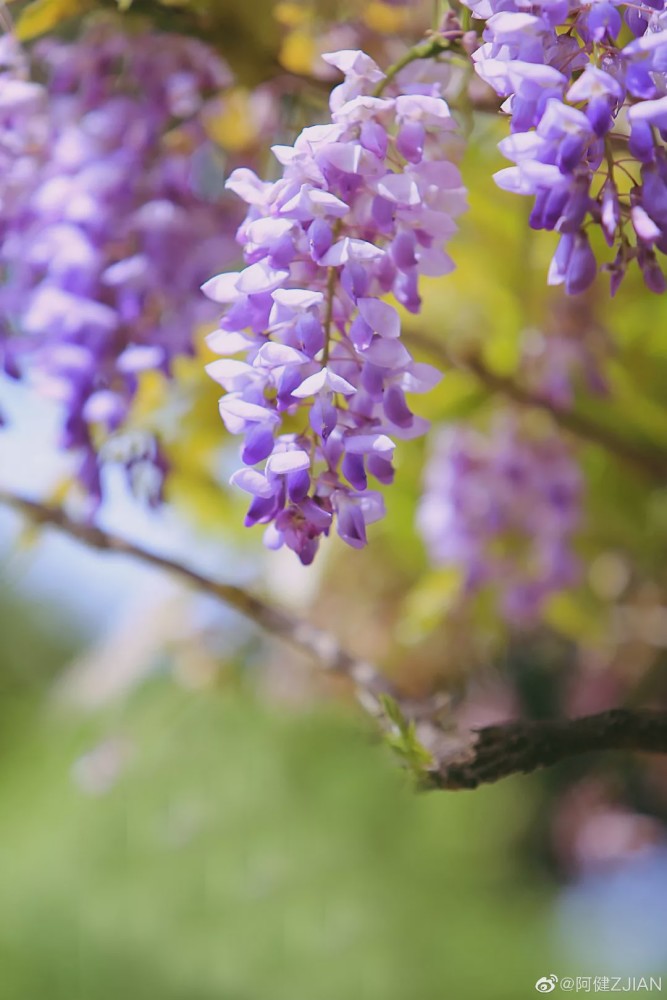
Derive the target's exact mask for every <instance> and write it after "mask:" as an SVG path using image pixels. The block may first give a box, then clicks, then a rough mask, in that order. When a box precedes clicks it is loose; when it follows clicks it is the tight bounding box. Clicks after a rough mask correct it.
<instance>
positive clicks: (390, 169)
mask: <svg viewBox="0 0 667 1000" xmlns="http://www.w3.org/2000/svg"><path fill="white" fill-rule="evenodd" d="M325 58H326V59H327V61H328V62H329V63H330V64H331V65H333V66H335V67H336V68H337V69H339V70H340V71H341V72H342V73H343V74H344V76H345V79H344V82H343V83H341V84H340V85H339V86H337V87H336V88H335V89H334V90H333V92H332V94H331V100H330V107H331V116H332V121H331V123H330V124H326V125H316V126H312V127H308V128H306V129H304V130H303V132H302V133H301V134H300V135H299V136H298V138H297V139H296V141H295V143H294V145H293V146H275V147H273V151H274V153H275V155H276V157H277V159H278V161H279V162H280V164H281V165H282V167H283V173H282V176H281V177H280V179H279V180H277V181H275V182H270V181H262V180H260V179H259V178H258V177H257V176H256V175H255V174H254V173H252V172H251V171H250V170H247V169H242V170H237V171H235V172H234V173H233V174H232V176H231V177H230V179H229V182H228V186H229V187H230V188H231V190H233V191H235V192H236V193H237V194H238V195H239V196H240V197H241V198H242V199H243V200H244V201H245V202H246V203H247V204H248V205H249V210H248V214H247V217H246V219H245V221H244V222H243V224H242V225H241V228H240V230H239V233H238V239H239V241H240V243H241V244H242V246H243V250H244V255H245V260H246V265H247V266H246V267H245V268H244V269H243V270H241V271H240V272H232V273H224V274H221V275H219V276H218V277H216V278H214V279H212V280H211V281H209V282H208V283H207V284H206V286H205V291H206V293H207V294H208V295H209V296H210V297H211V298H212V299H214V300H215V301H216V302H219V303H222V304H224V305H225V306H226V310H225V315H224V318H223V320H222V323H221V329H220V330H219V331H217V332H216V333H215V334H213V335H212V336H211V338H210V346H211V348H212V349H213V350H214V351H215V352H217V353H219V354H221V355H229V357H222V358H220V359H219V360H216V361H214V362H213V363H212V364H211V365H210V366H209V372H210V374H211V376H212V377H213V378H214V379H215V380H216V381H217V382H219V383H220V385H221V386H222V387H223V389H224V390H225V392H226V394H225V395H224V396H223V397H222V399H221V402H220V412H221V415H222V418H223V420H224V422H225V425H226V427H227V429H228V430H229V431H230V432H231V433H232V434H242V435H243V438H244V443H243V448H242V461H243V463H244V467H243V468H241V469H239V470H238V471H237V472H236V473H235V474H234V475H233V477H232V481H233V483H235V484H236V485H237V486H239V487H240V488H241V489H243V490H246V491H247V492H248V493H249V494H250V495H251V496H252V501H251V504H250V508H249V510H248V514H247V517H246V524H247V525H253V524H258V523H261V524H266V525H268V527H267V530H266V532H265V542H266V544H267V545H268V546H270V547H279V546H280V545H282V544H286V545H287V546H288V547H289V548H290V549H293V550H294V551H295V552H296V553H297V554H298V556H299V558H300V559H301V561H302V562H303V563H305V564H307V563H310V562H311V561H312V560H313V558H314V556H315V553H316V551H317V548H318V544H319V539H320V538H321V537H322V536H323V535H328V534H329V532H330V530H331V527H332V524H333V522H334V519H335V520H336V522H337V530H338V533H339V535H340V536H341V537H342V538H343V539H344V540H345V541H346V542H347V543H348V544H349V545H351V546H353V547H354V548H360V547H362V546H363V545H364V544H365V543H366V527H367V525H368V524H370V523H371V522H373V521H376V520H378V519H379V518H381V517H382V516H383V513H384V507H383V500H382V497H381V495H380V493H378V492H377V491H376V490H374V489H372V488H370V486H369V479H371V478H372V479H374V480H376V481H377V482H379V483H384V484H387V483H391V481H392V479H393V476H394V468H393V465H392V457H393V453H394V448H395V439H396V438H410V437H415V436H417V435H420V434H422V433H423V432H424V430H425V427H426V421H424V420H423V419H421V418H419V417H417V416H416V415H414V414H413V413H412V411H411V409H410V407H409V404H408V402H407V400H406V394H407V393H412V392H423V391H425V390H427V389H429V388H431V387H432V386H433V385H434V384H436V382H437V381H439V378H440V375H439V373H438V372H437V371H436V370H435V369H433V368H431V367H430V366H427V365H425V364H421V363H417V362H415V361H414V360H413V358H412V357H411V355H410V353H409V352H408V350H407V348H406V347H405V345H404V343H402V341H401V337H400V333H401V321H400V316H399V312H398V311H397V309H396V308H395V306H394V305H392V304H391V303H390V302H389V301H387V300H386V297H387V296H393V297H394V299H395V300H396V301H397V302H398V303H400V304H401V305H402V306H403V307H404V308H405V309H407V310H410V311H412V312H417V311H418V310H419V308H420V297H419V287H418V286H419V276H420V275H444V274H446V273H447V272H448V271H450V270H451V269H452V266H453V265H452V262H451V260H450V258H449V257H448V255H447V254H446V253H445V251H444V249H443V247H444V244H445V242H446V241H447V240H448V239H449V237H450V236H451V235H452V233H453V232H454V231H455V228H456V227H455V223H454V222H453V217H454V216H456V215H458V214H459V213H460V212H461V211H462V210H463V209H464V207H465V195H464V190H463V188H462V185H461V177H460V174H459V171H458V169H457V167H456V166H455V165H454V164H453V163H452V162H451V161H450V158H449V155H448V141H449V137H450V134H451V132H452V130H453V129H454V128H455V122H454V120H453V118H452V116H451V114H450V111H449V108H448V106H447V103H446V102H445V101H444V100H443V99H442V97H441V96H440V93H439V88H438V86H437V85H419V84H411V85H406V86H405V87H404V88H400V86H399V85H398V84H396V83H395V82H394V81H389V80H387V79H386V78H385V76H384V74H383V73H382V72H381V70H380V69H379V68H378V66H377V65H376V64H375V62H374V61H373V60H372V59H370V58H369V57H368V56H367V55H365V54H364V53H362V52H358V51H341V52H336V53H332V54H328V55H327V56H326V57H325ZM234 355H243V357H242V358H236V357H233V356H234Z"/></svg>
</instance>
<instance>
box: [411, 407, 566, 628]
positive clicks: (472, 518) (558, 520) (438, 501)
mask: <svg viewBox="0 0 667 1000" xmlns="http://www.w3.org/2000/svg"><path fill="white" fill-rule="evenodd" d="M581 494H582V478H581V473H580V470H579V466H578V464H577V462H576V460H575V458H574V456H573V455H572V453H571V452H570V450H569V448H568V447H567V445H566V444H565V442H564V441H563V440H562V439H561V438H560V437H558V436H557V435H555V434H553V433H550V434H546V435H545V434H541V435H539V436H536V435H532V434H528V433H527V432H526V431H524V430H523V429H522V428H521V426H520V425H519V423H518V422H517V421H515V420H514V419H513V418H512V417H507V418H506V419H502V418H501V419H499V420H498V421H497V422H496V423H495V424H494V425H493V426H492V428H491V430H490V432H489V433H488V434H486V435H485V434H482V433H480V432H479V431H476V430H475V429H473V428H471V427H467V426H452V427H447V428H444V429H442V430H441V431H440V432H439V433H438V434H437V436H436V439H435V443H434V447H433V451H432V454H431V456H430V459H429V461H428V464H427V467H426V474H425V483H424V496H423V498H422V500H421V503H420V508H419V512H418V526H419V529H420V532H421V534H422V537H423V538H424V541H425V543H426V545H427V546H428V550H429V555H430V558H431V559H432V561H433V562H434V563H435V564H438V565H451V566H455V567H458V568H459V569H460V570H461V571H462V573H463V576H464V586H465V589H466V590H467V591H468V592H469V593H474V592H476V591H478V590H479V589H480V588H482V587H487V586H491V587H496V588H497V589H498V592H499V594H500V600H501V611H502V613H503V614H504V616H505V617H506V618H507V619H508V620H509V621H511V622H514V623H516V624H525V623H529V622H530V621H532V620H534V619H535V618H536V616H537V615H538V614H539V612H540V610H541V609H542V607H543V605H544V602H545V601H546V600H547V599H548V598H549V597H550V596H551V595H552V594H554V593H557V592H558V591H559V590H561V589H563V588H566V587H569V586H571V585H572V584H573V583H574V582H576V579H577V575H578V565H577V560H576V558H575V556H574V554H573V551H572V547H571V546H572V537H573V533H574V532H575V530H576V528H577V526H578V524H579V522H580V518H581V499H582V496H581Z"/></svg>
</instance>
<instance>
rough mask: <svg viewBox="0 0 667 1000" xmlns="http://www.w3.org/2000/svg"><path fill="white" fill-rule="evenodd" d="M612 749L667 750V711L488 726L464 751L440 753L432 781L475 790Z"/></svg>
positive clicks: (441, 785)
mask: <svg viewBox="0 0 667 1000" xmlns="http://www.w3.org/2000/svg"><path fill="white" fill-rule="evenodd" d="M612 750H626V751H632V752H636V753H660V754H664V753H667V711H666V712H661V711H650V710H648V709H643V710H642V709H638V710H634V709H626V708H615V709H612V710H611V711H609V712H601V713H600V714H599V715H585V716H583V717H581V718H579V719H562V720H560V719H559V720H558V721H544V722H511V723H508V724H507V725H502V726H488V727H487V728H485V729H480V730H479V731H477V732H476V733H473V734H472V738H469V739H468V743H467V745H464V747H463V749H461V748H460V747H459V748H458V749H457V750H455V751H454V752H452V751H450V752H449V753H445V752H443V753H442V754H441V755H439V759H438V762H437V765H436V766H435V767H434V768H433V769H432V770H431V772H430V781H431V785H432V787H434V788H441V789H442V788H446V789H463V788H467V789H472V788H477V786H478V785H482V784H488V783H490V782H494V781H499V780H500V779H501V778H506V777H508V776H509V775H511V774H527V773H528V772H530V771H535V770H537V769H538V768H540V767H550V766H551V765H553V764H557V763H559V762H560V761H562V760H565V759H566V758H567V757H572V756H575V755H579V754H586V753H598V752H603V751H612Z"/></svg>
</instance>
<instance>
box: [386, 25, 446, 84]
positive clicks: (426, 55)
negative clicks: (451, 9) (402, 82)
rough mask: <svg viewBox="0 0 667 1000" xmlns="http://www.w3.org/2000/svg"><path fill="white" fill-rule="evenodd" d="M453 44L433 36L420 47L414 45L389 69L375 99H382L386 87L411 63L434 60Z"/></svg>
mask: <svg viewBox="0 0 667 1000" xmlns="http://www.w3.org/2000/svg"><path fill="white" fill-rule="evenodd" d="M451 44H452V40H451V39H450V38H444V37H443V36H442V35H432V36H431V37H430V38H427V39H426V41H425V42H420V43H419V45H414V46H413V47H412V48H411V49H408V51H407V52H405V53H404V54H403V55H402V56H401V58H400V59H397V60H396V62H395V63H393V64H392V65H391V66H390V67H389V69H388V70H387V73H386V75H385V78H384V80H380V82H379V83H378V85H377V87H376V88H375V90H374V91H373V97H382V94H383V93H384V90H385V87H387V86H388V85H389V84H390V83H391V81H392V80H393V79H394V77H395V76H397V75H398V74H399V73H400V72H401V70H402V69H404V68H405V67H406V66H409V65H410V63H413V62H416V61H417V60H418V59H434V58H435V57H436V56H439V55H440V53H441V52H446V51H447V49H448V48H450V46H451Z"/></svg>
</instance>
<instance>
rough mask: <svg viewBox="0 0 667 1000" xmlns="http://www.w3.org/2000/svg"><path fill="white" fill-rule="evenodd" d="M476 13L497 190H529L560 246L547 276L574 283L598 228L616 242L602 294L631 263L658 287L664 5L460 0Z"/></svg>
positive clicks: (663, 235)
mask: <svg viewBox="0 0 667 1000" xmlns="http://www.w3.org/2000/svg"><path fill="white" fill-rule="evenodd" d="M465 2H466V5H467V6H468V7H469V8H471V9H472V11H473V13H474V14H475V15H476V16H477V17H480V18H485V19H487V20H486V25H485V28H484V34H483V38H484V42H483V44H482V45H481V47H480V48H478V49H477V51H476V52H475V53H474V55H473V58H474V60H475V65H476V70H477V73H478V74H479V76H480V77H481V78H482V79H483V80H485V81H486V82H487V83H488V84H490V85H491V87H493V89H494V90H495V91H496V93H498V94H499V95H500V96H502V97H504V98H506V101H505V103H504V104H503V109H504V110H505V111H507V112H508V113H509V114H510V115H511V135H510V136H508V137H507V138H506V139H504V140H503V141H502V142H501V143H500V148H501V151H502V152H503V153H504V155H505V156H507V158H508V159H510V160H512V161H513V162H514V163H515V166H513V167H508V168H506V169H503V170H501V171H499V173H497V174H496V177H495V179H496V181H497V183H498V184H499V185H500V187H502V188H504V189H506V190H509V191H514V192H517V193H520V194H526V195H533V196H534V198H535V202H534V207H533V210H532V213H531V217H530V224H531V226H532V227H533V228H535V229H547V230H556V231H557V232H558V233H559V234H560V242H559V244H558V247H557V250H556V252H555V254H554V257H553V260H552V264H551V268H550V272H549V282H550V283H551V284H555V285H557V284H564V285H565V289H566V291H567V292H569V293H571V294H576V293H579V292H582V291H584V290H585V289H586V288H588V287H589V285H590V284H591V283H592V282H593V280H594V278H595V276H596V273H597V269H598V265H597V260H596V255H595V252H594V250H593V247H592V246H591V242H590V239H589V234H590V229H591V227H592V226H594V227H595V226H597V227H599V228H600V229H601V231H602V234H603V236H604V239H605V240H606V242H607V244H608V245H609V246H610V247H612V248H614V249H615V250H616V256H615V258H614V260H613V261H610V262H609V263H607V264H606V265H605V267H606V269H607V270H609V272H610V275H611V291H612V294H613V293H614V292H615V291H616V289H617V288H618V285H619V284H620V282H621V280H622V279H623V276H624V275H625V273H626V270H627V267H628V264H629V263H630V262H631V261H632V260H636V261H637V263H638V265H639V267H640V268H641V271H642V274H643V277H644V281H645V283H646V285H647V286H648V288H649V289H651V290H652V291H654V292H663V291H665V288H666V287H667V282H666V281H665V277H664V274H663V272H662V269H661V267H660V264H659V263H658V259H657V257H656V251H659V252H660V253H662V254H664V253H667V152H666V150H665V145H664V140H665V138H667V75H666V71H667V12H666V8H665V3H664V0H640V2H638V3H621V2H619V0H596V2H591V0H587V2H584V3H577V2H574V0H535V2H529V0H465Z"/></svg>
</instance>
